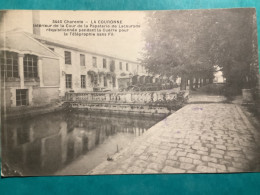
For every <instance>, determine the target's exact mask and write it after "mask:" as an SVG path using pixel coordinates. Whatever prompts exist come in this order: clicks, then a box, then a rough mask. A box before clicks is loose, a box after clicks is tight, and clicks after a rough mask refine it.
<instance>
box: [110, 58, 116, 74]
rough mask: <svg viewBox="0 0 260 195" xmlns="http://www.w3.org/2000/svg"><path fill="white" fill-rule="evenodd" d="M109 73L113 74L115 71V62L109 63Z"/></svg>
mask: <svg viewBox="0 0 260 195" xmlns="http://www.w3.org/2000/svg"><path fill="white" fill-rule="evenodd" d="M110 71H111V72H114V71H115V60H111V61H110Z"/></svg>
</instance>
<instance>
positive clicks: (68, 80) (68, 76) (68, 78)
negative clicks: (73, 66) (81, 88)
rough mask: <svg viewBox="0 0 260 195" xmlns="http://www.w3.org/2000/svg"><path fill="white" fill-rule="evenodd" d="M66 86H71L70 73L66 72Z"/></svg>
mask: <svg viewBox="0 0 260 195" xmlns="http://www.w3.org/2000/svg"><path fill="white" fill-rule="evenodd" d="M66 88H69V89H71V88H72V75H71V74H66Z"/></svg>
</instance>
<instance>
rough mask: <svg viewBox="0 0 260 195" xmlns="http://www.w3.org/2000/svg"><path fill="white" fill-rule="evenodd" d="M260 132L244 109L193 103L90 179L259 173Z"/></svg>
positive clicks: (159, 125)
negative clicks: (118, 175)
mask: <svg viewBox="0 0 260 195" xmlns="http://www.w3.org/2000/svg"><path fill="white" fill-rule="evenodd" d="M259 151H260V150H259V132H258V131H257V129H256V128H254V127H253V126H252V125H251V124H250V122H249V121H248V119H247V117H246V116H245V114H244V113H243V111H242V110H241V108H240V107H239V106H238V105H235V104H224V103H211V104H189V105H186V106H185V107H183V108H182V109H180V110H178V111H177V112H175V113H173V114H171V115H170V116H168V117H167V118H165V119H164V120H162V121H161V122H159V123H157V124H156V125H154V126H153V127H151V128H150V129H149V131H147V132H146V133H145V134H143V135H142V136H141V137H138V138H136V139H135V140H134V141H133V142H132V143H131V144H130V146H129V147H127V148H126V149H124V150H123V151H121V152H119V153H117V154H115V155H114V156H112V158H113V160H112V161H104V162H103V163H102V164H100V165H99V166H97V167H96V168H95V169H93V170H92V171H90V172H87V173H86V174H87V175H96V174H97V175H99V174H142V173H204V172H206V173H220V172H221V173H223V172H224V173H225V172H251V171H259V164H260V163H259V156H260V153H259Z"/></svg>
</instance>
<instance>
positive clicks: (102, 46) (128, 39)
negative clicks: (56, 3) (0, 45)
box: [0, 10, 146, 61]
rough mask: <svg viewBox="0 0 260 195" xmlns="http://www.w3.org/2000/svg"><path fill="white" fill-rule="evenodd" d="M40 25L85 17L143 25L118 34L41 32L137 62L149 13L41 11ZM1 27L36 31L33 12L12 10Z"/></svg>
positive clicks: (42, 30)
mask: <svg viewBox="0 0 260 195" xmlns="http://www.w3.org/2000/svg"><path fill="white" fill-rule="evenodd" d="M39 18H40V24H53V23H52V20H83V21H87V22H88V24H89V23H90V21H91V20H92V21H93V20H96V21H98V20H122V22H123V24H127V25H136V24H137V25H141V28H137V29H130V30H129V31H128V32H124V33H117V34H115V35H114V36H109V37H108V36H103V37H98V36H95V37H93V36H91V37H90V36H89V37H87V36H82V37H77V36H76V37H73V36H69V37H66V36H64V35H63V33H62V32H47V31H46V30H45V29H44V28H42V29H41V35H42V36H45V37H49V38H52V39H56V40H60V41H63V42H66V43H72V44H73V45H79V46H80V47H83V48H86V49H88V50H91V51H93V52H97V53H103V54H107V55H112V56H115V57H120V58H126V59H128V60H134V61H136V59H137V58H140V57H141V55H140V52H141V51H142V49H143V47H144V36H143V32H144V29H145V28H146V22H145V12H143V11H49V10H47V11H39ZM0 25H1V26H0V29H1V31H3V30H2V29H4V31H8V30H12V29H15V28H18V29H22V30H24V31H26V32H30V33H32V11H30V10H9V11H7V12H6V13H5V14H4V22H3V20H1V23H0Z"/></svg>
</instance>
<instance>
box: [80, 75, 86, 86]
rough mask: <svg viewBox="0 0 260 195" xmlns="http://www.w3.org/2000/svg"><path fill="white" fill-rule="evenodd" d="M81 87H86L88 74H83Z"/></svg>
mask: <svg viewBox="0 0 260 195" xmlns="http://www.w3.org/2000/svg"><path fill="white" fill-rule="evenodd" d="M80 78H81V88H86V75H81V76H80Z"/></svg>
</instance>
